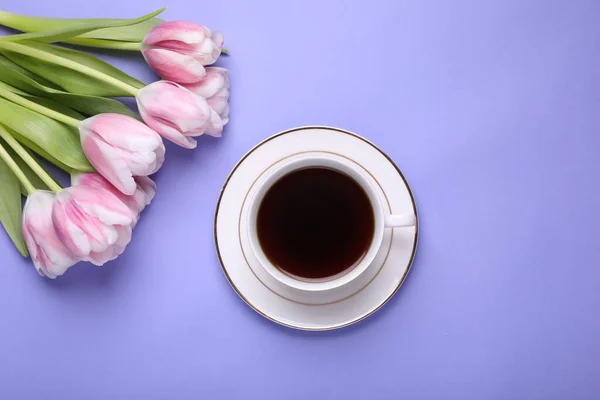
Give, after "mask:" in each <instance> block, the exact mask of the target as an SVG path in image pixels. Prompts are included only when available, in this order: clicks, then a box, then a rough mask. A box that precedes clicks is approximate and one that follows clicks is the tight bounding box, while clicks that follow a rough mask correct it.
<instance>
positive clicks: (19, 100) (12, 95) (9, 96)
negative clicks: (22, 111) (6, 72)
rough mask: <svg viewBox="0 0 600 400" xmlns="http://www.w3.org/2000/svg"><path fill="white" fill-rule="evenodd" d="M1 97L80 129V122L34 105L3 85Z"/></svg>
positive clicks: (0, 92) (0, 86)
mask: <svg viewBox="0 0 600 400" xmlns="http://www.w3.org/2000/svg"><path fill="white" fill-rule="evenodd" d="M0 97H4V98H5V99H6V100H9V101H12V102H13V103H15V104H18V105H20V106H23V107H25V108H28V109H30V110H32V111H35V112H37V113H40V114H42V115H45V116H46V117H49V118H52V119H55V120H57V121H60V122H63V123H65V124H67V125H71V126H73V127H75V128H79V123H80V121H79V120H76V119H75V118H72V117H69V116H68V115H65V114H61V113H59V112H58V111H54V110H51V109H49V108H46V107H44V106H41V105H39V104H37V103H34V102H33V101H31V100H27V99H26V98H24V97H21V96H19V95H18V94H16V93H13V92H11V91H10V90H8V89H6V88H5V87H3V85H0Z"/></svg>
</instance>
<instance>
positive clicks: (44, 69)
mask: <svg viewBox="0 0 600 400" xmlns="http://www.w3.org/2000/svg"><path fill="white" fill-rule="evenodd" d="M22 44H26V45H27V46H29V47H32V48H35V49H36V50H40V51H44V52H46V53H50V54H53V55H55V56H58V57H62V58H65V59H67V60H69V61H71V62H73V63H76V64H82V65H86V66H88V67H90V68H93V69H95V70H97V71H100V72H102V73H104V74H106V75H109V76H111V77H113V78H116V79H118V80H120V81H122V82H125V83H127V84H128V85H130V86H133V87H135V88H138V89H140V88H142V87H144V86H146V84H145V83H144V82H141V81H139V80H137V79H135V78H134V77H132V76H131V75H128V74H126V73H125V72H123V71H121V70H120V69H118V68H115V67H113V66H112V65H110V64H108V63H106V62H104V61H102V60H100V59H99V58H97V57H94V56H92V55H90V54H87V53H84V52H81V51H77V50H73V49H67V48H64V47H59V46H55V45H50V44H45V43H36V42H27V43H22ZM3 54H4V55H5V56H6V57H7V58H9V59H10V60H11V61H13V62H14V63H16V64H18V65H19V66H21V67H22V68H25V69H27V70H29V71H32V72H33V73H35V74H37V75H39V76H41V77H43V78H45V79H47V80H48V81H50V82H52V83H54V84H55V85H58V86H59V87H61V88H62V89H64V90H66V91H67V92H70V93H77V94H83V95H87V96H100V97H130V96H131V93H128V92H126V91H124V90H123V89H120V88H116V87H114V86H112V85H108V84H107V83H106V82H104V81H101V80H98V79H96V78H93V77H90V76H89V75H86V74H83V73H81V72H79V71H76V70H74V69H71V68H67V67H63V66H60V65H56V64H53V63H49V62H47V61H44V60H40V59H38V58H34V57H30V56H25V55H22V54H18V53H14V52H10V51H5V50H3Z"/></svg>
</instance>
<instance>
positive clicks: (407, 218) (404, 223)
mask: <svg viewBox="0 0 600 400" xmlns="http://www.w3.org/2000/svg"><path fill="white" fill-rule="evenodd" d="M416 224H417V218H416V217H415V216H414V215H413V214H410V215H386V216H385V227H386V228H401V227H408V226H415V225H416Z"/></svg>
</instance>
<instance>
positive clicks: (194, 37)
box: [142, 21, 223, 83]
mask: <svg viewBox="0 0 600 400" xmlns="http://www.w3.org/2000/svg"><path fill="white" fill-rule="evenodd" d="M222 49H223V34H222V33H221V32H219V31H211V30H210V29H208V28H207V27H205V26H202V25H200V24H195V23H192V22H185V21H170V22H165V23H162V24H160V25H157V26H155V27H154V28H152V29H151V30H150V32H148V34H147V35H146V37H145V38H144V40H143V42H142V54H143V55H144V58H145V59H146V62H147V63H148V64H149V65H150V67H152V69H153V70H154V71H155V72H156V73H157V74H158V75H160V76H161V77H162V78H164V79H167V80H170V81H173V82H178V83H193V82H198V81H199V80H200V79H202V78H203V77H204V75H205V70H204V66H205V65H210V64H213V63H214V62H215V61H217V58H219V55H221V50H222Z"/></svg>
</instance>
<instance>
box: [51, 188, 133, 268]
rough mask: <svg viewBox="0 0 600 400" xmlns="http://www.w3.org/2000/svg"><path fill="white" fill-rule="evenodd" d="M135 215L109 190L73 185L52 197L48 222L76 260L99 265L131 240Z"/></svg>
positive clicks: (113, 255) (113, 256)
mask: <svg viewBox="0 0 600 400" xmlns="http://www.w3.org/2000/svg"><path fill="white" fill-rule="evenodd" d="M135 216H136V213H134V212H133V211H132V210H131V209H130V208H129V207H128V206H127V205H126V204H125V203H123V202H122V201H121V200H119V198H118V197H117V196H115V195H114V194H113V193H112V192H111V191H110V190H102V189H101V188H98V187H91V186H84V185H77V186H71V187H70V188H67V189H63V190H62V191H60V192H58V193H57V194H56V201H55V202H54V205H53V208H52V222H53V223H54V228H55V229H56V233H57V235H58V238H59V239H60V241H61V242H62V243H63V244H64V245H65V247H66V248H67V249H69V250H70V251H71V252H72V253H73V254H75V255H76V256H77V257H78V258H80V259H82V260H85V261H91V262H92V263H93V264H95V265H102V264H104V263H106V262H107V261H110V260H113V259H115V258H116V257H117V256H119V255H120V254H121V253H122V252H123V250H124V249H125V246H126V245H127V244H128V243H129V241H130V239H131V229H132V228H131V224H132V222H133V220H134V218H135Z"/></svg>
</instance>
